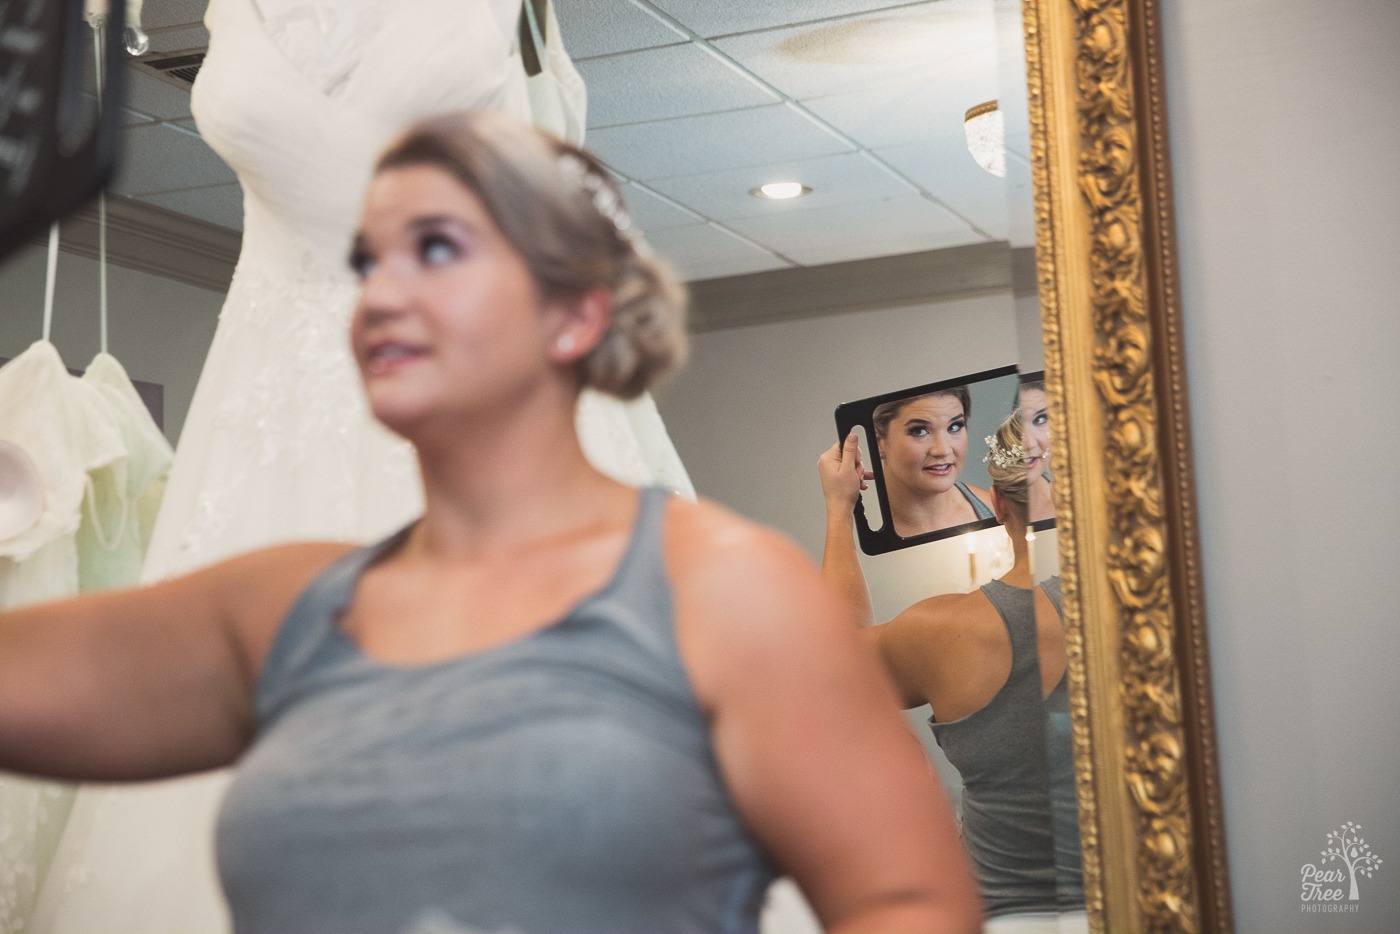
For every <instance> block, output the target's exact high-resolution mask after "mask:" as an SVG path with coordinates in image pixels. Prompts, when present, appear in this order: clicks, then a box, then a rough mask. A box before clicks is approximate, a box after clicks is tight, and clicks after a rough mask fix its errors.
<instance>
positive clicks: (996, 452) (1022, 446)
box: [987, 408, 1031, 522]
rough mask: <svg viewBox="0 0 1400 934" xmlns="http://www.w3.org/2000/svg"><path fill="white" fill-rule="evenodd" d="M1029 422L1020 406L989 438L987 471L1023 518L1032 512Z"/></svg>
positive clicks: (1012, 507) (1024, 519)
mask: <svg viewBox="0 0 1400 934" xmlns="http://www.w3.org/2000/svg"><path fill="white" fill-rule="evenodd" d="M1025 432H1026V429H1025V422H1024V421H1022V419H1021V410H1020V409H1019V408H1018V409H1016V410H1015V411H1013V412H1012V413H1011V414H1010V415H1008V416H1007V417H1006V419H1005V420H1004V421H1002V423H1001V424H1000V425H998V426H997V430H996V433H995V434H993V435H992V436H991V437H989V438H988V439H987V446H988V448H989V449H990V453H989V454H988V456H987V475H988V476H990V477H991V478H992V488H993V489H995V490H996V491H997V492H999V493H1001V495H1002V497H1003V498H1004V499H1005V500H1006V502H1007V503H1008V504H1009V505H1010V507H1011V510H1012V512H1014V513H1015V514H1016V518H1018V519H1020V520H1021V521H1022V522H1025V521H1026V517H1027V515H1028V514H1029V512H1030V497H1031V492H1030V471H1029V470H1028V468H1027V464H1026V442H1025Z"/></svg>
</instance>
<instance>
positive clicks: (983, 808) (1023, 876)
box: [821, 410, 1084, 934]
mask: <svg viewBox="0 0 1400 934" xmlns="http://www.w3.org/2000/svg"><path fill="white" fill-rule="evenodd" d="M1028 415H1029V413H1028V412H1023V411H1021V410H1018V411H1016V412H1013V413H1012V414H1011V415H1010V416H1009V417H1008V418H1007V419H1006V420H1005V421H1004V422H1003V423H1002V424H1001V426H1000V427H999V428H998V430H997V432H996V434H995V435H994V436H992V437H990V438H988V439H987V440H988V443H989V446H990V455H989V458H988V464H987V468H988V472H989V473H990V474H991V477H992V490H991V499H992V508H993V510H994V511H995V513H996V518H997V520H998V521H1000V522H1001V523H1002V524H1003V525H1004V526H1005V528H1006V531H1007V534H1008V536H1009V537H1010V540H1011V546H1012V552H1013V555H1014V560H1013V564H1012V567H1011V570H1010V571H1008V572H1007V573H1006V574H1005V575H1003V576H1002V577H1001V578H1000V579H998V580H994V581H991V582H990V583H988V584H987V585H985V586H983V587H981V588H979V589H978V590H975V591H973V592H972V593H966V594H944V595H940V596H936V597H930V598H929V599H927V600H922V601H920V602H919V603H916V604H915V605H913V606H912V607H910V608H909V609H907V610H905V611H904V612H902V613H900V614H899V615H898V616H896V617H895V618H894V619H893V620H891V621H889V622H888V623H886V624H884V625H878V626H867V627H865V628H863V629H862V630H861V632H862V634H863V635H864V636H865V638H866V639H867V640H868V641H869V643H870V644H871V646H872V647H873V648H874V649H875V652H876V654H877V655H878V656H879V658H880V659H881V661H882V662H883V663H884V665H885V669H886V671H887V672H888V673H889V674H890V677H891V679H892V680H893V681H894V684H895V688H896V691H897V692H898V693H899V695H900V700H901V702H902V703H903V705H904V706H905V707H906V708H914V707H921V706H923V705H925V704H928V705H929V706H930V707H931V708H932V710H933V715H932V717H931V718H930V721H929V722H930V726H931V728H932V730H933V733H934V737H935V739H937V741H938V743H939V745H940V747H941V748H942V749H943V751H944V753H945V754H946V755H947V757H948V760H949V761H950V762H951V763H952V764H953V766H954V767H956V768H957V769H958V771H959V773H960V774H961V777H962V780H963V795H962V804H963V807H962V836H963V842H964V844H965V846H966V847H967V850H968V853H969V856H970V857H971V858H972V862H973V866H974V869H975V870H976V873H977V876H978V882H979V886H980V889H981V894H982V898H983V903H984V905H985V907H986V909H987V914H988V917H989V919H990V920H989V924H988V931H992V932H1002V931H1004V932H1006V934H1012V932H1022V931H1024V932H1027V934H1030V932H1040V931H1047V930H1048V931H1061V930H1064V931H1070V930H1076V929H1077V927H1076V925H1082V924H1083V921H1084V905H1083V880H1082V870H1081V867H1080V856H1079V838H1078V826H1077V809H1076V805H1075V803H1074V787H1073V768H1072V762H1071V761H1070V748H1069V742H1068V735H1067V733H1064V731H1063V730H1059V729H1058V728H1057V725H1058V724H1059V723H1060V721H1061V720H1063V721H1064V722H1066V723H1067V720H1068V707H1067V697H1066V695H1065V690H1066V688H1065V682H1064V676H1065V667H1066V658H1065V643H1064V632H1063V629H1062V628H1061V625H1060V614H1059V581H1058V578H1051V579H1049V580H1048V581H1046V582H1044V584H1042V585H1040V586H1037V585H1036V584H1035V581H1034V580H1033V578H1032V575H1031V562H1030V550H1029V545H1028V543H1027V541H1026V528H1027V525H1028V513H1029V509H1030V508H1031V502H1032V498H1033V495H1034V494H1033V492H1032V488H1031V486H1030V484H1031V483H1032V482H1033V481H1035V482H1040V481H1041V478H1040V477H1039V472H1038V471H1037V474H1036V476H1034V477H1032V476H1031V475H1030V474H1029V470H1028V466H1029V464H1030V463H1031V458H1030V457H1028V446H1027V444H1026V443H1025V437H1026V427H1027V425H1026V422H1027V421H1028V420H1029V419H1028V418H1026V417H1023V416H1028ZM829 454H830V452H829ZM824 460H827V461H829V460H830V458H829V457H828V456H827V455H824ZM821 467H822V470H823V483H824V486H826V487H827V488H828V489H830V488H833V487H836V486H838V485H844V487H845V488H846V489H847V490H849V491H858V489H859V488H860V484H861V483H862V482H863V481H864V479H865V477H864V475H863V474H864V471H863V470H862V467H861V464H860V461H859V449H858V448H857V447H856V446H855V444H854V442H853V441H850V440H848V442H847V443H846V444H845V445H843V446H842V447H841V448H840V449H839V452H838V455H837V456H836V457H835V463H834V464H833V463H829V462H826V463H823V464H822V465H821ZM843 592H844V593H846V594H847V600H848V601H850V600H855V599H858V600H860V601H863V606H861V607H858V609H859V610H861V611H863V612H861V613H860V614H858V615H864V616H865V617H867V618H868V617H869V615H870V613H871V611H870V609H869V603H868V599H869V598H868V596H866V595H865V591H864V589H863V587H862V588H860V589H859V591H858V593H857V591H856V589H855V588H851V587H847V588H844V590H843ZM852 594H857V596H854V597H853V596H852ZM1059 707H1063V708H1064V709H1063V714H1064V716H1063V717H1062V718H1061V717H1059V710H1058V708H1059ZM1057 718H1058V719H1057ZM1061 733H1063V735H1060V734H1061Z"/></svg>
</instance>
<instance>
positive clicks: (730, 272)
mask: <svg viewBox="0 0 1400 934" xmlns="http://www.w3.org/2000/svg"><path fill="white" fill-rule="evenodd" d="M793 265H794V264H792V263H785V262H783V261H782V260H780V259H778V258H777V257H776V256H769V255H767V254H764V253H755V254H754V255H753V257H752V258H737V259H731V260H725V261H724V262H718V263H691V264H689V267H688V268H687V269H685V270H682V271H681V277H682V279H684V281H686V282H699V281H700V280H701V279H724V278H728V277H729V276H746V275H748V274H749V273H751V272H767V271H768V270H770V269H791V268H792V267H793Z"/></svg>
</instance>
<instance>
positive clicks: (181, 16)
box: [141, 0, 209, 29]
mask: <svg viewBox="0 0 1400 934" xmlns="http://www.w3.org/2000/svg"><path fill="white" fill-rule="evenodd" d="M208 5H209V0H146V2H145V3H144V4H143V5H142V7H141V25H142V26H144V27H146V28H147V29H155V28H165V27H169V26H183V25H185V24H188V23H200V22H203V21H204V8H205V7H207V6H208Z"/></svg>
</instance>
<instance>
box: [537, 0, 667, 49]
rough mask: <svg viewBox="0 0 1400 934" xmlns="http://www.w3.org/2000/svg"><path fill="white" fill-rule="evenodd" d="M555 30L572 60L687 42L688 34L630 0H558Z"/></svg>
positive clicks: (555, 8) (555, 7)
mask: <svg viewBox="0 0 1400 934" xmlns="http://www.w3.org/2000/svg"><path fill="white" fill-rule="evenodd" d="M554 11H555V13H556V14H557V15H558V16H559V31H560V33H561V34H562V35H563V38H564V48H565V49H567V50H568V52H569V55H571V56H572V57H573V58H574V60H575V61H578V60H579V59H583V58H590V57H592V56H594V55H611V54H613V53H615V52H635V51H637V50H638V49H652V48H656V47H657V46H660V45H673V44H675V43H677V42H687V41H689V39H690V37H689V36H687V35H686V34H685V33H683V32H681V31H680V30H679V29H677V28H676V27H674V26H672V25H671V24H670V23H667V22H666V21H665V20H663V19H661V17H659V16H657V15H656V13H655V12H653V11H652V10H649V9H647V8H646V7H645V6H643V5H641V4H638V3H634V2H632V0H558V2H557V3H556V4H555V6H554Z"/></svg>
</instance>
